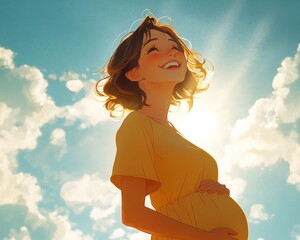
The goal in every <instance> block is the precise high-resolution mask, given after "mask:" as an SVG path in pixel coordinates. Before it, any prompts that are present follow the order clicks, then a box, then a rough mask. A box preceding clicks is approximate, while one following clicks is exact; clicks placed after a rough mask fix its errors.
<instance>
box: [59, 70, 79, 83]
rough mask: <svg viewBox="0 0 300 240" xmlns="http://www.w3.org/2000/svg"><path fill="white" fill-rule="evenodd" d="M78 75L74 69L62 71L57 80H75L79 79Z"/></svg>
mask: <svg viewBox="0 0 300 240" xmlns="http://www.w3.org/2000/svg"><path fill="white" fill-rule="evenodd" d="M79 78H80V75H79V74H78V73H76V72H74V71H68V72H64V73H63V74H62V75H61V76H60V77H59V80H61V81H68V80H76V79H79Z"/></svg>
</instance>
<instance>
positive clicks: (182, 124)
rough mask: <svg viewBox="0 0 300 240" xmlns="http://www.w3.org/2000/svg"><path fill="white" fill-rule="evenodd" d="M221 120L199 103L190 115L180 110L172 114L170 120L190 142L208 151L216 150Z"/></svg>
mask: <svg viewBox="0 0 300 240" xmlns="http://www.w3.org/2000/svg"><path fill="white" fill-rule="evenodd" d="M197 105H198V106H197ZM219 119H220V118H218V116H217V115H216V113H215V112H213V111H212V110H209V109H206V108H205V106H203V104H199V103H198V104H197V103H195V104H194V107H193V109H192V110H191V111H190V112H188V113H187V112H186V111H182V110H180V111H178V112H174V113H171V114H170V120H171V121H172V122H173V123H174V125H175V126H176V128H177V129H178V130H179V131H180V132H181V133H182V134H183V135H184V136H185V137H186V138H187V139H188V140H189V141H190V142H192V143H193V144H195V145H197V146H199V147H201V148H204V149H208V150H212V149H213V148H214V145H215V143H216V140H217V139H218V138H217V134H218V128H219V126H220V124H219Z"/></svg>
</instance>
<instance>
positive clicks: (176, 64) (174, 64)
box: [161, 61, 181, 69]
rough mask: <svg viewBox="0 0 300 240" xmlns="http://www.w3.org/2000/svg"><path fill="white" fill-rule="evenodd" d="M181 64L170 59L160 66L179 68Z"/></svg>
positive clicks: (163, 67)
mask: <svg viewBox="0 0 300 240" xmlns="http://www.w3.org/2000/svg"><path fill="white" fill-rule="evenodd" d="M180 66H181V64H180V63H179V62H178V61H170V62H167V63H165V64H164V65H163V66H162V67H161V68H162V69H179V68H180Z"/></svg>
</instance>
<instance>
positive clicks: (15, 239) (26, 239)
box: [4, 226, 31, 240]
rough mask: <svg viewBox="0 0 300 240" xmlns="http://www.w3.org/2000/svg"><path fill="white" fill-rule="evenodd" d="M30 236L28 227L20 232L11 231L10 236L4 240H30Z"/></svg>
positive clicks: (22, 228)
mask: <svg viewBox="0 0 300 240" xmlns="http://www.w3.org/2000/svg"><path fill="white" fill-rule="evenodd" d="M30 239H31V237H30V234H29V231H28V229H27V228H26V227H24V226H23V227H21V228H20V230H16V229H11V230H10V233H9V236H8V237H6V238H4V240H30Z"/></svg>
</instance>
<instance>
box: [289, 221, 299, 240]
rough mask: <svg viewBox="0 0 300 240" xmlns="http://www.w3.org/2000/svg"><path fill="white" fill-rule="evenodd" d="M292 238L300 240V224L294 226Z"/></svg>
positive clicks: (292, 239)
mask: <svg viewBox="0 0 300 240" xmlns="http://www.w3.org/2000/svg"><path fill="white" fill-rule="evenodd" d="M290 236H291V240H300V224H298V225H294V226H293V229H292V231H291V233H290Z"/></svg>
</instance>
